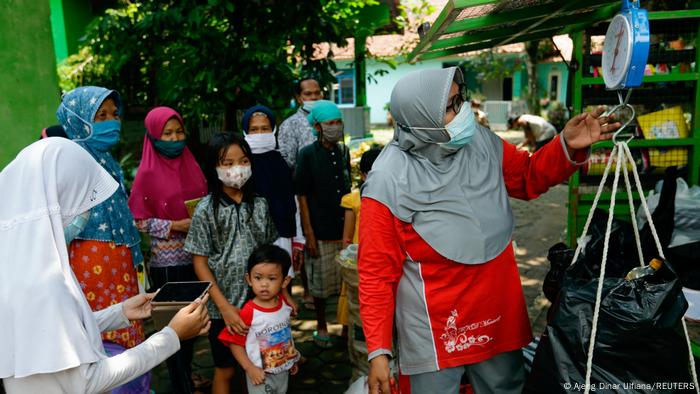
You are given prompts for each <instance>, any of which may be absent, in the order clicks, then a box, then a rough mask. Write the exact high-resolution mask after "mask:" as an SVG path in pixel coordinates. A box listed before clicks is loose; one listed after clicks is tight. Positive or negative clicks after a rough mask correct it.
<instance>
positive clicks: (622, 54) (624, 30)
mask: <svg viewBox="0 0 700 394" xmlns="http://www.w3.org/2000/svg"><path fill="white" fill-rule="evenodd" d="M631 60H632V26H631V25H630V22H629V19H628V18H627V17H625V16H624V15H620V14H618V15H615V17H614V18H613V20H612V22H610V26H608V31H607V32H606V33H605V42H604V44H603V64H602V65H603V81H604V82H605V87H607V88H608V89H622V88H624V86H622V85H623V83H624V82H625V78H626V77H627V71H629V68H630V62H631Z"/></svg>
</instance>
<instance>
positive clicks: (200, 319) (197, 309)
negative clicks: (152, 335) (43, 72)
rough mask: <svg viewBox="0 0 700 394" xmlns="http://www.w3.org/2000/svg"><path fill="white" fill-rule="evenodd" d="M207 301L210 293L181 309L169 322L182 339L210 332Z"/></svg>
mask: <svg viewBox="0 0 700 394" xmlns="http://www.w3.org/2000/svg"><path fill="white" fill-rule="evenodd" d="M207 301H209V294H206V295H205V296H204V298H202V299H199V298H198V299H197V300H195V301H194V302H193V303H191V304H189V305H187V306H186V307H184V308H182V309H180V310H179V311H178V312H177V314H176V315H175V316H174V317H173V318H172V319H171V320H170V323H168V326H169V327H170V328H172V329H173V330H175V333H176V334H177V337H178V338H180V340H181V341H184V340H186V339H190V338H194V337H196V336H197V335H203V334H206V333H207V332H209V327H210V326H211V322H210V321H209V312H207Z"/></svg>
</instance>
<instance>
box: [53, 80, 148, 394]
mask: <svg viewBox="0 0 700 394" xmlns="http://www.w3.org/2000/svg"><path fill="white" fill-rule="evenodd" d="M121 112H122V102H121V99H120V97H119V94H118V93H117V92H116V91H114V90H109V89H105V88H102V87H96V86H84V87H79V88H76V89H73V90H72V91H70V92H68V93H66V94H65V95H64V96H63V100H62V101H61V104H60V106H59V107H58V111H57V112H56V116H57V118H58V120H59V121H60V122H61V125H63V128H64V129H65V132H66V135H67V136H68V138H70V139H71V140H73V141H74V142H76V143H78V144H79V145H80V146H82V147H83V148H84V149H85V150H86V151H88V153H90V155H91V156H92V157H93V158H94V159H95V160H96V161H97V162H98V163H99V164H100V165H101V166H102V167H103V168H104V169H105V170H107V172H108V173H109V174H110V175H111V176H112V177H113V178H114V179H115V180H116V181H117V182H118V183H119V188H118V189H117V191H116V192H115V193H114V194H113V195H112V196H111V197H110V198H109V199H107V200H106V201H104V202H103V203H101V204H99V205H97V206H96V207H94V208H93V209H92V210H91V211H90V215H89V217H87V218H85V220H86V221H87V224H86V225H85V227H84V229H83V230H82V231H81V232H80V233H78V234H76V235H75V237H74V239H73V240H72V241H71V242H70V244H69V247H68V251H69V256H70V264H71V268H72V269H73V272H74V273H75V276H76V277H77V279H78V281H79V282H80V286H81V288H82V290H83V292H84V293H85V297H86V298H87V299H88V302H89V303H90V307H91V308H92V309H93V310H94V311H98V310H102V309H105V308H107V307H109V306H111V305H114V304H117V303H120V302H122V301H124V300H126V299H128V298H129V297H131V296H134V295H136V294H138V293H139V292H140V288H143V284H142V283H141V284H140V283H139V280H138V273H140V272H143V256H142V254H141V249H140V243H141V239H140V236H139V232H138V230H137V229H136V227H135V225H134V218H133V216H132V215H131V212H130V211H129V207H128V205H127V192H126V188H125V187H124V177H123V174H122V169H121V168H120V167H119V163H117V161H116V160H115V159H114V157H112V154H111V153H110V150H111V149H112V148H113V147H114V145H116V144H117V143H118V142H119V139H120V135H121V122H120V116H121ZM76 175H78V174H76ZM140 286H141V287H140ZM144 337H145V336H144V331H143V326H142V325H141V323H140V322H135V323H132V325H131V326H129V327H127V328H124V329H121V330H117V331H110V332H108V333H104V334H102V339H103V342H104V347H105V350H106V351H107V354H108V355H115V354H119V353H121V352H123V351H124V350H125V349H129V348H132V347H134V346H136V345H138V344H140V343H141V342H143V340H144ZM149 386H150V373H149V374H146V375H144V376H143V377H141V378H139V379H136V380H135V381H132V382H130V383H128V384H127V385H125V386H122V387H121V388H119V389H116V390H115V391H114V392H118V393H148V391H149Z"/></svg>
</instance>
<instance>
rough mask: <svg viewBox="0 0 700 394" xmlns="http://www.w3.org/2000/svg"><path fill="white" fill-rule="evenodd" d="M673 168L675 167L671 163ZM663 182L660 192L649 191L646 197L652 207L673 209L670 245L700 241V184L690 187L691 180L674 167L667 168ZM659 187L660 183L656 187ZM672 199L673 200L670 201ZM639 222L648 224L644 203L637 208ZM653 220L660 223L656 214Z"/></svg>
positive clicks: (671, 210) (653, 210)
mask: <svg viewBox="0 0 700 394" xmlns="http://www.w3.org/2000/svg"><path fill="white" fill-rule="evenodd" d="M670 168H673V167H670ZM659 183H660V189H661V191H660V193H659V192H654V191H652V192H650V193H649V195H648V196H647V198H646V201H647V205H648V206H649V210H650V211H651V212H653V213H656V212H657V211H659V210H662V211H664V210H668V211H669V212H673V214H672V215H671V218H670V220H671V232H669V234H668V235H669V236H671V237H670V239H669V242H668V243H667V245H668V246H669V247H671V248H672V247H676V246H681V245H686V244H690V243H694V242H700V186H697V185H695V186H693V187H688V184H687V183H686V182H685V180H684V179H683V178H681V177H678V176H677V175H676V172H675V171H667V172H666V176H665V177H664V180H663V181H661V182H659ZM656 188H657V189H659V185H657V187H656ZM669 199H670V201H668V200H669ZM637 222H638V223H639V226H640V228H643V226H644V225H645V224H646V215H645V214H644V210H643V209H642V207H639V209H638V210H637ZM654 224H655V225H656V227H659V225H660V224H659V223H657V221H656V218H654Z"/></svg>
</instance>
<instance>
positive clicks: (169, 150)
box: [147, 134, 186, 159]
mask: <svg viewBox="0 0 700 394" xmlns="http://www.w3.org/2000/svg"><path fill="white" fill-rule="evenodd" d="M147 135H148V139H149V140H151V142H152V143H153V147H154V148H156V151H158V153H160V154H161V155H163V156H165V157H167V158H168V159H174V158H176V157H178V156H180V155H181V154H182V151H184V150H185V145H186V143H185V140H182V141H163V140H159V139H156V138H154V137H153V136H152V135H150V134H147Z"/></svg>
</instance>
